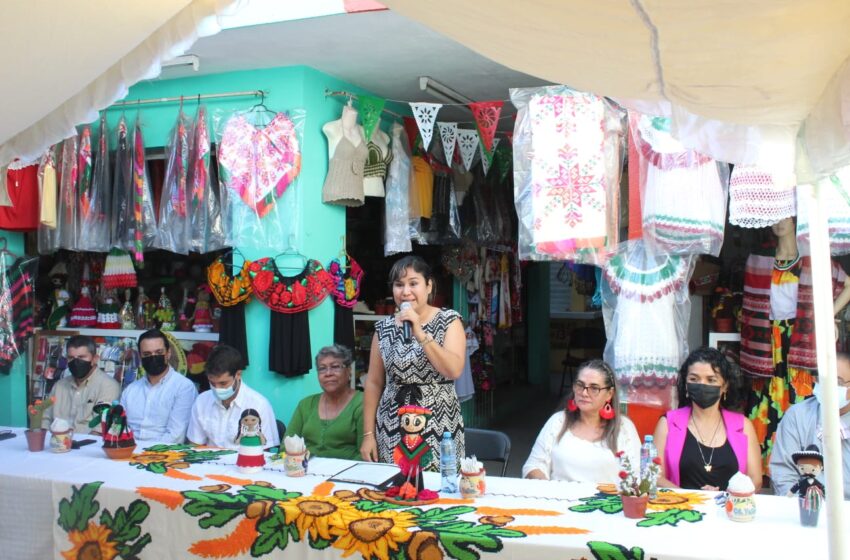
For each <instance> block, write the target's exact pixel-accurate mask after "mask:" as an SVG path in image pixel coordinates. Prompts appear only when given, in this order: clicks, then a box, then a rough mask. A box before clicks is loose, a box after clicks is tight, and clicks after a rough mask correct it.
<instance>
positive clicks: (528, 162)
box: [510, 86, 626, 264]
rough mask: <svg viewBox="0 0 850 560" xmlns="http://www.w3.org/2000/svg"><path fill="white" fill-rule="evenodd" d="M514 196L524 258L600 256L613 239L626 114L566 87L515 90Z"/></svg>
mask: <svg viewBox="0 0 850 560" xmlns="http://www.w3.org/2000/svg"><path fill="white" fill-rule="evenodd" d="M510 94H511V101H512V102H513V104H514V106H516V108H517V110H518V113H517V120H516V124H515V126H514V136H513V150H514V157H513V160H514V199H515V205H516V211H517V215H518V217H519V254H520V258H521V259H523V260H574V261H579V262H583V263H587V264H597V263H600V262H604V260H605V257H606V255H607V254H609V253H610V252H612V251H613V248H614V247H615V246H616V244H617V235H618V230H619V191H620V170H621V169H622V163H623V151H624V150H623V147H624V138H625V131H626V124H625V116H626V113H625V111H623V110H622V109H620V108H619V107H618V106H615V105H614V104H613V103H611V102H610V101H608V100H606V99H604V98H602V97H599V96H597V95H594V94H592V93H584V92H579V91H575V90H572V89H570V88H568V87H566V86H546V87H538V88H518V89H517V88H514V89H511V90H510Z"/></svg>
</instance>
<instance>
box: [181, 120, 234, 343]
mask: <svg viewBox="0 0 850 560" xmlns="http://www.w3.org/2000/svg"><path fill="white" fill-rule="evenodd" d="M210 152H211V149H210V130H209V125H208V123H207V110H206V107H204V106H203V105H201V106H200V107H198V114H197V116H196V117H195V124H194V126H193V128H192V145H191V149H190V151H189V157H190V160H191V161H190V167H189V193H188V201H187V202H188V204H189V234H190V247H189V248H190V250H192V251H195V252H198V253H208V252H210V251H218V250H220V249H223V248H224V247H226V244H225V238H226V233H225V231H224V220H223V219H222V216H221V202H220V200H219V193H218V192H217V191H218V189H217V186H218V183H217V181H215V180H214V176H213V172H214V169H213V168H211V167H210ZM214 186H215V187H216V188H214ZM246 359H247V358H246Z"/></svg>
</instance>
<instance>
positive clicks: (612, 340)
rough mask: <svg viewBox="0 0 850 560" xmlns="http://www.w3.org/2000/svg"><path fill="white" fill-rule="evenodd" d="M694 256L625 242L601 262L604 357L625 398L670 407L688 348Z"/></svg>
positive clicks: (639, 242) (622, 397)
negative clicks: (656, 252) (653, 250)
mask: <svg viewBox="0 0 850 560" xmlns="http://www.w3.org/2000/svg"><path fill="white" fill-rule="evenodd" d="M693 260H694V257H689V256H687V257H685V256H675V255H653V254H651V253H649V252H648V251H647V250H646V246H645V245H644V243H643V242H642V241H634V242H630V243H628V244H627V245H626V246H625V248H624V249H622V250H621V251H620V252H618V253H617V254H616V255H614V256H613V257H611V258H610V259H609V261H608V263H607V264H606V265H605V267H604V270H603V272H604V278H605V280H606V282H605V283H604V284H603V287H602V300H603V314H604V316H605V330H606V337H607V343H606V345H605V360H606V361H607V362H608V363H609V364H611V365H612V366H613V368H614V371H615V372H617V384H618V388H619V391H620V398H621V399H622V400H623V401H624V402H629V403H636V404H645V405H650V406H659V407H665V408H671V407H672V406H673V405H674V404H675V398H676V396H675V395H676V379H677V374H678V371H679V366H680V365H681V363H682V361H683V360H684V359H685V356H687V353H688V343H687V340H688V319H689V316H690V306H691V304H690V297H689V295H688V282H689V280H690V276H691V273H692V272H693V264H694V263H693Z"/></svg>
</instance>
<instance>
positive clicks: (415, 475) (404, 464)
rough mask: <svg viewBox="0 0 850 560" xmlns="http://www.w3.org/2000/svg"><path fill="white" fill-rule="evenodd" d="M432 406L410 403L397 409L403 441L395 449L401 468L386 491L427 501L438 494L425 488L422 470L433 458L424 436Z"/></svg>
mask: <svg viewBox="0 0 850 560" xmlns="http://www.w3.org/2000/svg"><path fill="white" fill-rule="evenodd" d="M431 414H432V413H431V409H429V408H425V407H423V406H419V405H416V404H409V405H405V406H401V407H399V409H398V416H399V428H400V429H401V432H402V436H401V441H400V442H399V443H398V445H397V446H396V448H395V450H394V451H393V462H394V463H395V464H396V465H398V466H399V468H401V472H400V473H399V474H397V475H396V476H395V478H394V479H393V481H392V483H391V486H390V488H389V489H388V490H387V491H386V493H385V495H386V496H387V497H388V498H394V499H397V500H402V501H409V502H415V501H427V500H433V499H436V498H437V497H438V494H437V493H436V492H434V491H432V490H428V489H426V488H425V484H424V481H423V479H422V470H423V469H424V468H425V466H426V465H428V464H429V463H430V462H431V459H432V454H433V453H434V452H433V450H432V449H431V446H430V445H428V442H427V441H426V440H425V438H424V437H423V436H422V434H423V433H424V432H425V428H426V427H427V426H428V419H429V418H430V417H431Z"/></svg>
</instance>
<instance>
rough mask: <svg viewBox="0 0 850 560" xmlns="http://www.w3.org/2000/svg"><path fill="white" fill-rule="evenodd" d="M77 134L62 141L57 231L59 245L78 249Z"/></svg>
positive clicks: (73, 249) (69, 248) (64, 247)
mask: <svg viewBox="0 0 850 560" xmlns="http://www.w3.org/2000/svg"><path fill="white" fill-rule="evenodd" d="M77 163H78V162H77V136H76V135H74V136H72V137H70V138H66V139H65V141H64V142H62V171H61V175H60V179H59V205H58V210H57V216H56V233H57V235H58V236H59V238H58V243H59V247H61V248H63V249H68V250H70V251H76V250H77V246H78V243H79V234H80V228H79V224H78V223H77V219H78V213H77V209H78V207H79V204H78V198H77V173H78V168H77Z"/></svg>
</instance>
